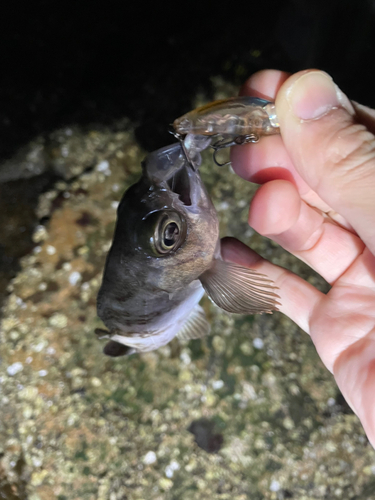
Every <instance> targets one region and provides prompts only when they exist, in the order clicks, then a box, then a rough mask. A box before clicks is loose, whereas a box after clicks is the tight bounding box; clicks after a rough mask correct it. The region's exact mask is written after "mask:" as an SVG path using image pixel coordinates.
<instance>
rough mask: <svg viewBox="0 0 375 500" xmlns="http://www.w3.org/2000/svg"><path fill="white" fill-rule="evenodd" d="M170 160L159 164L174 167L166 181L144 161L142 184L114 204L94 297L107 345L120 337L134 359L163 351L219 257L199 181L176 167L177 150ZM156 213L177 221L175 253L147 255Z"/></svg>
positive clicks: (212, 217)
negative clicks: (110, 233)
mask: <svg viewBox="0 0 375 500" xmlns="http://www.w3.org/2000/svg"><path fill="white" fill-rule="evenodd" d="M169 148H171V147H169ZM163 150H165V151H166V153H168V151H169V150H168V148H163ZM157 153H158V152H157ZM172 153H174V156H175V157H176V158H175V157H172V158H170V157H169V158H165V163H167V164H168V162H169V160H171V161H172V164H173V166H174V165H176V164H177V167H179V168H177V169H176V171H174V169H172V170H171V172H172V175H170V173H171V172H170V171H167V172H164V174H163V175H160V176H161V177H166V178H164V179H156V178H155V172H153V168H152V167H153V165H154V162H153V161H152V158H151V156H152V155H150V156H149V157H148V159H147V160H146V162H145V163H144V166H143V176H142V178H141V179H140V180H139V182H138V183H137V184H135V185H133V186H132V187H131V188H130V189H128V191H127V192H126V193H125V195H124V197H123V198H122V201H121V203H120V205H119V207H118V212H117V226H116V231H115V235H114V239H113V244H112V247H111V249H110V251H109V254H108V257H107V262H106V267H105V271H104V277H103V283H102V286H101V289H100V291H99V295H98V315H99V317H100V318H101V319H102V320H103V322H104V323H105V325H106V326H107V327H108V328H109V330H110V332H111V333H115V335H113V336H112V339H113V340H116V339H117V337H119V336H120V335H121V336H122V337H121V339H120V340H122V341H123V342H124V343H125V344H126V345H128V346H131V347H133V348H135V349H137V350H142V351H147V350H152V349H155V348H157V347H159V346H160V345H163V344H166V343H167V342H169V341H170V340H171V339H172V338H173V337H174V336H175V335H176V333H177V331H176V328H178V327H180V329H181V327H182V326H183V323H184V322H185V320H186V317H187V316H189V315H190V313H191V311H192V309H194V307H195V306H196V305H197V304H198V302H199V300H200V299H201V297H202V295H203V293H204V290H203V288H202V285H201V283H200V282H199V281H198V278H199V276H200V275H201V274H202V273H204V272H205V271H206V270H207V269H208V268H209V267H210V266H211V264H212V260H213V258H214V255H215V252H216V253H218V252H219V244H218V241H219V225H218V219H217V214H216V210H215V208H214V206H213V205H212V202H211V200H210V198H209V196H208V194H207V192H206V189H205V187H204V185H203V183H202V180H201V178H200V175H199V173H198V172H195V171H194V170H193V169H192V168H191V167H190V165H189V164H188V163H187V162H186V161H185V159H184V157H181V158H182V159H181V158H180V163H181V165H180V164H179V163H178V160H179V157H180V155H183V152H182V150H181V147H180V145H179V144H176V145H173V148H172ZM154 155H155V154H154ZM154 159H155V158H154ZM179 165H180V166H179ZM157 172H158V173H159V174H160V170H159V171H156V173H157ZM163 213H165V214H167V216H168V215H171V216H172V218H173V214H176V213H177V214H178V217H179V219H180V221H181V222H182V224H183V226H184V227H183V228H182V227H181V228H180V230H181V231H182V232H184V233H186V235H185V237H184V239H183V241H182V244H181V246H179V247H178V248H177V249H176V250H174V251H172V252H170V253H166V254H162V255H155V252H154V251H153V249H152V248H151V247H150V241H149V240H150V239H152V235H153V228H152V222H151V224H150V220H151V219H155V218H157V217H158V215H159V214H163ZM151 243H152V242H151Z"/></svg>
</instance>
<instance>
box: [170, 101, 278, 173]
mask: <svg viewBox="0 0 375 500" xmlns="http://www.w3.org/2000/svg"><path fill="white" fill-rule="evenodd" d="M173 128H174V130H175V132H176V136H177V137H179V138H181V139H182V138H184V139H183V141H184V146H185V150H186V151H187V152H188V155H189V158H190V160H191V161H192V163H193V164H194V155H195V152H196V151H198V152H199V151H202V150H203V149H205V148H203V147H201V144H204V140H203V139H202V137H203V138H206V139H207V137H210V138H212V137H214V136H221V137H222V139H220V140H218V141H216V142H214V143H213V144H211V147H212V148H213V149H214V151H215V153H214V160H215V162H216V163H217V164H218V165H221V164H220V163H218V162H217V160H216V157H215V155H216V153H217V151H218V150H220V149H223V148H227V147H230V146H235V145H241V144H247V143H251V142H258V141H259V139H260V138H261V137H262V136H264V135H273V134H279V133H280V129H279V123H278V120H277V116H276V110H275V104H274V103H273V102H270V101H267V100H265V99H261V98H259V97H248V96H244V97H233V98H229V99H223V100H220V101H214V102H211V103H209V104H206V105H205V106H201V107H199V108H196V109H194V110H193V111H190V112H189V113H186V114H185V115H183V116H181V117H180V118H177V119H176V120H175V121H174V122H173ZM205 144H206V146H205V147H207V146H208V143H205Z"/></svg>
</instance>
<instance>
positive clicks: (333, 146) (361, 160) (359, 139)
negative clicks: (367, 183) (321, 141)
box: [325, 124, 375, 184]
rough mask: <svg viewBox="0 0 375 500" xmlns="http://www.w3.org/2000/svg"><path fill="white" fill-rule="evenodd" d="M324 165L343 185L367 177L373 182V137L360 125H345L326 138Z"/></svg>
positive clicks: (374, 169)
mask: <svg viewBox="0 0 375 500" xmlns="http://www.w3.org/2000/svg"><path fill="white" fill-rule="evenodd" d="M325 164H326V165H327V167H328V168H329V169H330V170H331V173H332V175H334V176H335V177H340V178H341V179H342V180H343V181H344V184H346V183H347V182H351V181H352V180H353V179H354V178H357V179H358V178H361V179H364V178H367V177H368V176H369V175H371V177H373V179H374V182H375V168H374V167H375V136H374V135H373V134H371V132H369V131H368V130H367V129H366V127H364V126H363V125H361V124H349V125H345V126H344V127H342V128H341V129H340V130H339V132H337V131H336V132H335V133H334V134H333V135H332V136H331V137H328V147H327V149H326V162H325Z"/></svg>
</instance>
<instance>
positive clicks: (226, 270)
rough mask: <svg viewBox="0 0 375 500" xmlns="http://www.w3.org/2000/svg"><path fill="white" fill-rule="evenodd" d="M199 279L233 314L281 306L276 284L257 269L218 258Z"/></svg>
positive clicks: (269, 310) (268, 310)
mask: <svg viewBox="0 0 375 500" xmlns="http://www.w3.org/2000/svg"><path fill="white" fill-rule="evenodd" d="M199 279H200V281H201V283H202V285H203V288H204V289H205V291H206V293H207V295H208V296H209V297H210V299H211V300H212V301H213V302H214V303H215V304H216V305H217V306H219V307H221V308H222V309H224V311H228V312H230V313H237V314H255V313H263V312H266V313H271V312H272V311H277V310H278V309H277V306H278V305H280V303H279V302H278V301H277V299H279V298H280V297H279V296H278V295H277V294H276V293H275V292H274V290H276V289H277V287H276V286H275V285H274V284H273V282H272V281H271V280H270V279H269V278H267V276H265V275H264V274H260V273H258V272H257V271H255V270H254V269H249V268H247V267H243V266H240V265H238V264H233V263H232V262H225V261H223V260H219V259H216V260H215V261H214V264H213V266H212V267H211V268H210V269H209V270H208V271H205V272H204V273H203V274H202V275H201V276H200V277H199Z"/></svg>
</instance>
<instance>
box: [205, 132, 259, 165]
mask: <svg viewBox="0 0 375 500" xmlns="http://www.w3.org/2000/svg"><path fill="white" fill-rule="evenodd" d="M258 141H259V135H257V134H248V135H239V136H237V137H235V138H234V139H232V140H229V141H226V142H225V139H222V140H221V141H217V142H215V143H214V144H211V147H212V149H213V150H214V154H213V155H212V156H213V159H214V162H215V163H216V165H217V166H218V167H225V166H226V165H230V163H231V162H230V161H226V162H225V163H219V162H218V161H217V158H216V155H217V152H218V151H220V149H224V148H230V147H232V146H242V144H249V143H252V144H253V143H256V142H258Z"/></svg>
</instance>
